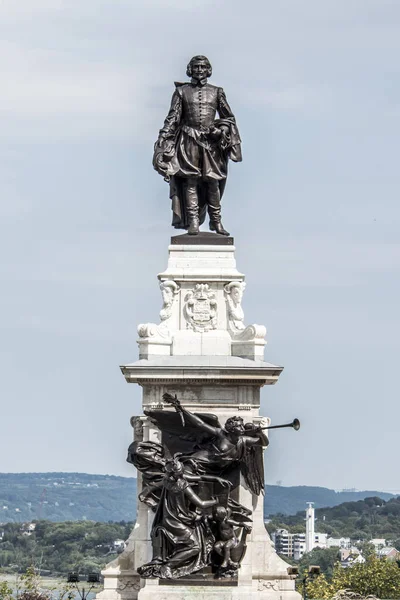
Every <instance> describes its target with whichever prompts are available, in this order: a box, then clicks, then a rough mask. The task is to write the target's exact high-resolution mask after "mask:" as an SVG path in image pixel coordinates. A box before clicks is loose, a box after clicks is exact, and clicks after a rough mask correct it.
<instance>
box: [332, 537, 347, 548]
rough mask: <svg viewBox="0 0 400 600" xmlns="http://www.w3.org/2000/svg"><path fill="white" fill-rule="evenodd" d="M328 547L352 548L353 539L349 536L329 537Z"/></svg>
mask: <svg viewBox="0 0 400 600" xmlns="http://www.w3.org/2000/svg"><path fill="white" fill-rule="evenodd" d="M326 547H327V548H342V549H349V548H351V540H350V538H347V537H341V538H333V537H328V539H327V540H326Z"/></svg>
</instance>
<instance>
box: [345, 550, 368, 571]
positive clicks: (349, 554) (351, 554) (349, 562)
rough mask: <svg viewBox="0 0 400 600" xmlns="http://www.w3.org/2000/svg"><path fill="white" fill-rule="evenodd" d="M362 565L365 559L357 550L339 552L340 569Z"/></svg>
mask: <svg viewBox="0 0 400 600" xmlns="http://www.w3.org/2000/svg"><path fill="white" fill-rule="evenodd" d="M363 563H365V558H364V557H363V555H362V554H361V553H360V551H359V550H358V549H357V548H350V549H342V550H341V551H340V564H341V565H342V567H345V568H347V567H352V566H353V565H357V564H363Z"/></svg>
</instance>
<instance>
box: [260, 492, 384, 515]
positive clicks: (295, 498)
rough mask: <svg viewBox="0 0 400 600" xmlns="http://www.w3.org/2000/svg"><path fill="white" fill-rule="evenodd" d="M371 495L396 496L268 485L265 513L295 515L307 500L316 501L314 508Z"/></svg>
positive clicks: (301, 509)
mask: <svg viewBox="0 0 400 600" xmlns="http://www.w3.org/2000/svg"><path fill="white" fill-rule="evenodd" d="M371 496H379V498H382V500H390V498H394V495H393V494H388V493H387V492H377V491H370V490H369V491H363V492H351V491H346V492H335V490H330V489H329V488H324V487H313V486H309V485H299V486H293V487H284V486H278V485H267V487H266V493H265V504H264V514H265V516H270V515H275V514H277V513H281V514H284V515H293V514H295V513H297V512H298V511H304V510H305V508H306V503H307V502H314V508H323V507H325V506H337V505H338V504H341V503H342V502H356V501H357V500H364V498H368V497H371Z"/></svg>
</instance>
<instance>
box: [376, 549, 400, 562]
mask: <svg viewBox="0 0 400 600" xmlns="http://www.w3.org/2000/svg"><path fill="white" fill-rule="evenodd" d="M377 555H378V556H379V558H387V559H388V560H396V559H397V558H398V556H399V551H398V550H396V548H393V547H392V546H385V548H380V549H379V550H378V551H377Z"/></svg>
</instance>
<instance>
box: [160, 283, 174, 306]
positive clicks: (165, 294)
mask: <svg viewBox="0 0 400 600" xmlns="http://www.w3.org/2000/svg"><path fill="white" fill-rule="evenodd" d="M161 296H162V299H163V302H164V304H170V302H172V290H171V288H170V287H163V288H162V290H161Z"/></svg>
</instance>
